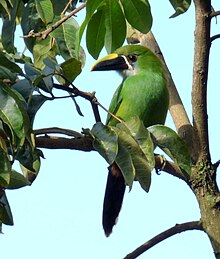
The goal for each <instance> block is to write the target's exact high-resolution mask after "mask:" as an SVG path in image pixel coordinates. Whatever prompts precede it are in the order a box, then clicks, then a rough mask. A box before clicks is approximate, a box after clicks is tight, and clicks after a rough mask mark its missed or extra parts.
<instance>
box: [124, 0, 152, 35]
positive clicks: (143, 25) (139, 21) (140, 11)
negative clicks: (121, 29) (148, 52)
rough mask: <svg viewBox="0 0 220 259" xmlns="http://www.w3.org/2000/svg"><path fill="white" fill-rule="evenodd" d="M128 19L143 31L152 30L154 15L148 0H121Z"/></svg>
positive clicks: (133, 25)
mask: <svg viewBox="0 0 220 259" xmlns="http://www.w3.org/2000/svg"><path fill="white" fill-rule="evenodd" d="M120 1H121V3H122V5H123V8H124V13H125V17H126V19H127V21H128V22H129V23H130V25H131V26H132V27H134V28H135V29H137V30H139V31H140V32H142V33H147V32H148V31H150V29H151V26H152V21H153V19H152V15H151V9H150V5H149V3H148V0H120Z"/></svg>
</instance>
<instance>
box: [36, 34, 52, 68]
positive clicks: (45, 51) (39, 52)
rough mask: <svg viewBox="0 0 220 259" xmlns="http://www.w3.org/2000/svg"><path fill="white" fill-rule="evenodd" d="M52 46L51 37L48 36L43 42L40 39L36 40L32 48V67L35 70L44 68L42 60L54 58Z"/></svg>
mask: <svg viewBox="0 0 220 259" xmlns="http://www.w3.org/2000/svg"><path fill="white" fill-rule="evenodd" d="M53 46H54V45H53V38H51V36H48V37H47V38H46V39H44V40H42V39H40V38H37V39H36V42H35V44H34V46H33V56H34V66H35V67H36V68H39V69H43V68H44V67H45V64H44V62H43V61H44V59H46V58H48V57H54V56H55V52H54V50H53Z"/></svg>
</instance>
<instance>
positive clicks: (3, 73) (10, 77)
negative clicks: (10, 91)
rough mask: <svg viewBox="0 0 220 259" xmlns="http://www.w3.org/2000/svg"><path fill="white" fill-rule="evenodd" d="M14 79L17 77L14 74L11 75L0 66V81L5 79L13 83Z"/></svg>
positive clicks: (6, 69) (8, 70)
mask: <svg viewBox="0 0 220 259" xmlns="http://www.w3.org/2000/svg"><path fill="white" fill-rule="evenodd" d="M16 78H17V76H16V74H15V73H12V72H11V71H10V69H8V68H5V67H4V66H1V65H0V80H3V79H7V80H10V81H12V82H14V81H15V80H16Z"/></svg>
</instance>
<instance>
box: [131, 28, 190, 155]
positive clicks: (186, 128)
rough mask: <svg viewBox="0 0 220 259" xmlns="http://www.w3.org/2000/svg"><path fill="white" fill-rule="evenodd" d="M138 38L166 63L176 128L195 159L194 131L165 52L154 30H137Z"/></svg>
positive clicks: (171, 106) (171, 108)
mask: <svg viewBox="0 0 220 259" xmlns="http://www.w3.org/2000/svg"><path fill="white" fill-rule="evenodd" d="M135 32H136V35H137V38H138V40H139V41H140V43H141V45H143V46H146V47H148V48H149V49H150V50H151V51H153V52H154V53H155V54H156V55H157V56H158V58H159V59H160V60H161V62H162V63H163V64H164V68H165V70H166V72H167V73H166V75H167V80H168V91H169V96H170V105H169V111H170V114H171V116H172V118H173V121H174V124H175V126H176V130H177V132H178V134H179V135H180V136H181V137H182V138H183V139H184V141H185V142H186V144H187V145H188V147H189V149H190V151H191V156H192V158H193V159H194V160H195V154H194V151H195V148H194V132H193V128H192V125H191V123H190V120H189V118H188V115H187V113H186V110H185V108H184V105H183V103H182V100H181V98H180V96H179V93H178V91H177V88H176V86H175V83H174V81H173V78H172V75H171V73H170V71H169V68H168V67H167V65H166V62H165V59H164V57H163V54H162V52H161V50H160V47H159V45H158V43H157V41H156V39H155V37H154V35H153V33H152V32H149V33H147V34H142V33H140V32H138V31H135Z"/></svg>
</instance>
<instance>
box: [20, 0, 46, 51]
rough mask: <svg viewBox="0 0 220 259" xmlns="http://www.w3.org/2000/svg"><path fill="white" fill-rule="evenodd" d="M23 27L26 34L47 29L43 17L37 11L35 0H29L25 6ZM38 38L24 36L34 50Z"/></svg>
mask: <svg viewBox="0 0 220 259" xmlns="http://www.w3.org/2000/svg"><path fill="white" fill-rule="evenodd" d="M21 28H22V31H23V34H24V35H28V34H29V32H30V31H34V32H40V31H42V30H45V29H46V26H45V24H44V23H43V22H42V20H41V17H40V15H39V13H38V12H37V9H36V2H35V1H29V2H28V4H27V5H26V6H25V8H24V11H23V14H22V19H21ZM36 40H37V38H33V37H30V38H24V41H25V44H26V46H27V48H28V50H29V51H31V52H33V47H34V45H35V42H36Z"/></svg>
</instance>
